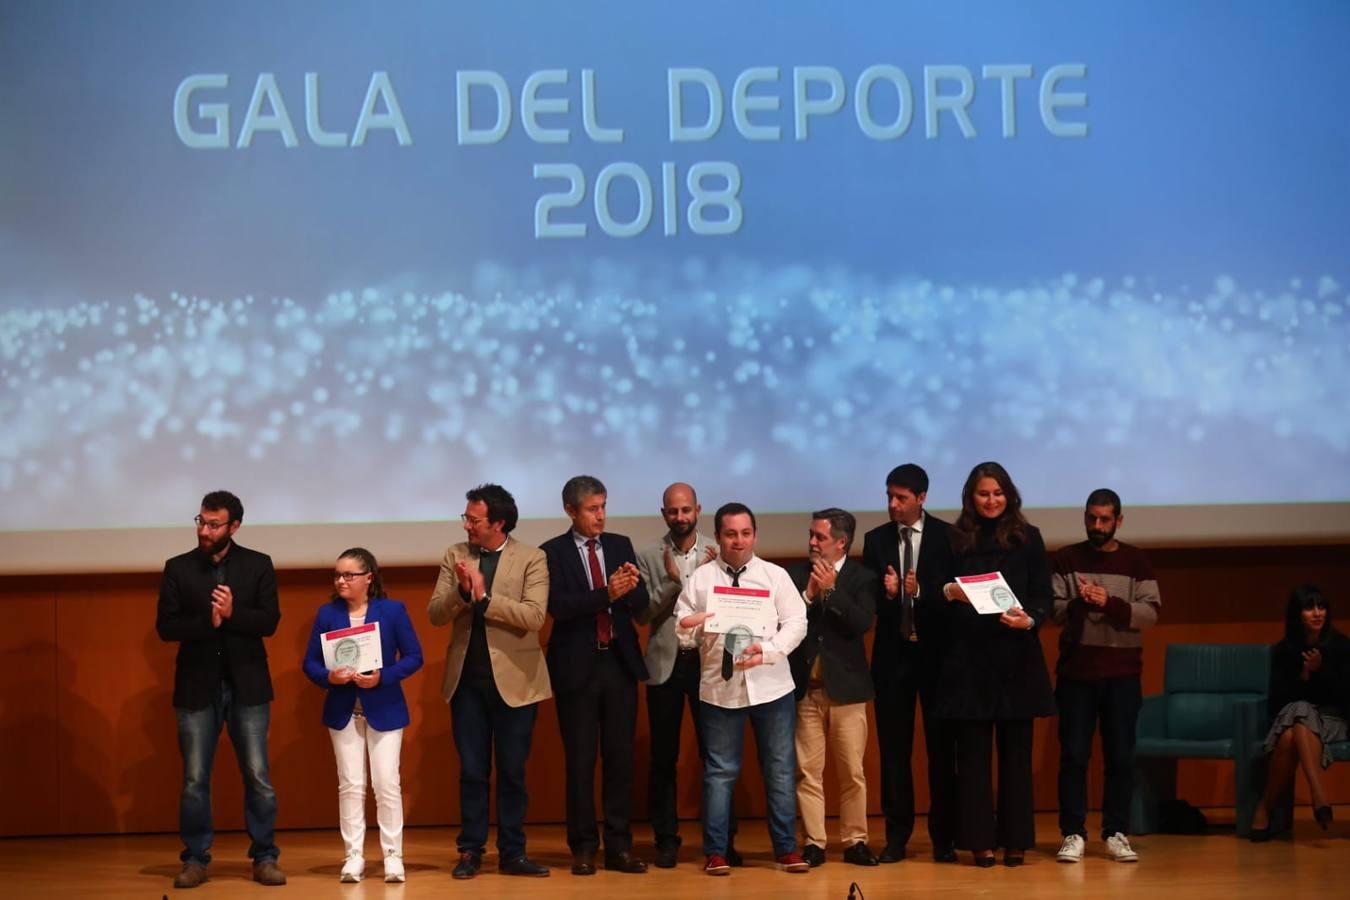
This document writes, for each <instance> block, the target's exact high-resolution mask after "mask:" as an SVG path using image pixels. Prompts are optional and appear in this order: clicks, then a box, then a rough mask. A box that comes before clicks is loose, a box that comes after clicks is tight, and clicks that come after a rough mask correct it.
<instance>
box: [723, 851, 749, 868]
mask: <svg viewBox="0 0 1350 900" xmlns="http://www.w3.org/2000/svg"><path fill="white" fill-rule="evenodd" d="M727 865H729V866H731V867H732V868H736V869H739V868H740V867H741V866H743V865H745V857H744V856H741V851H739V850H737V849H736V848H735V847H728V848H727Z"/></svg>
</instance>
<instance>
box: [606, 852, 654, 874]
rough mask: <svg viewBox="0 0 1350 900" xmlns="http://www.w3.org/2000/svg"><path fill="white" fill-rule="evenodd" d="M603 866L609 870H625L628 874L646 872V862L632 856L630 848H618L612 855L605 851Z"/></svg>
mask: <svg viewBox="0 0 1350 900" xmlns="http://www.w3.org/2000/svg"><path fill="white" fill-rule="evenodd" d="M605 868H606V869H609V870H610V871H611V872H627V873H628V874H629V875H645V874H646V873H647V864H646V863H645V862H643V861H642V860H640V859H638V858H637V857H636V856H634V855H633V852H632V851H631V850H620V851H619V852H618V853H615V854H613V855H610V854H608V853H606V854H605Z"/></svg>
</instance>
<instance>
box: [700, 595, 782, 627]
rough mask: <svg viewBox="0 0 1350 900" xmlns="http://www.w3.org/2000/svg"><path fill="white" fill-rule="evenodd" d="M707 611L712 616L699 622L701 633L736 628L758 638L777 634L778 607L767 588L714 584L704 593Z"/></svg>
mask: <svg viewBox="0 0 1350 900" xmlns="http://www.w3.org/2000/svg"><path fill="white" fill-rule="evenodd" d="M708 612H710V613H713V616H712V617H711V618H710V619H708V620H707V621H706V622H704V623H703V630H704V631H707V632H710V633H712V634H726V633H727V632H728V631H730V630H731V629H732V628H735V627H736V626H737V625H740V626H742V627H743V628H748V629H749V630H750V633H751V634H753V635H754V636H755V637H761V638H766V637H772V636H773V635H774V634H775V633H776V632H777V631H778V607H777V606H775V605H774V602H773V593H772V592H771V591H770V590H769V589H768V588H756V587H732V586H731V585H728V584H719V585H715V586H714V587H713V589H712V591H711V592H710V593H709V594H708Z"/></svg>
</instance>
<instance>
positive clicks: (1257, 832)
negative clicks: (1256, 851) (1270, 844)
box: [1247, 825, 1271, 844]
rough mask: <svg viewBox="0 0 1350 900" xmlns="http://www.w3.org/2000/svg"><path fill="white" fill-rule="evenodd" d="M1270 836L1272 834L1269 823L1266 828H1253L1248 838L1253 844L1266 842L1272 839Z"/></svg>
mask: <svg viewBox="0 0 1350 900" xmlns="http://www.w3.org/2000/svg"><path fill="white" fill-rule="evenodd" d="M1270 837H1271V834H1270V826H1269V825H1267V826H1266V827H1265V828H1253V829H1252V830H1251V831H1250V832H1249V833H1248V834H1247V840H1249V841H1251V842H1252V843H1253V844H1264V843H1266V842H1267V841H1269V840H1270Z"/></svg>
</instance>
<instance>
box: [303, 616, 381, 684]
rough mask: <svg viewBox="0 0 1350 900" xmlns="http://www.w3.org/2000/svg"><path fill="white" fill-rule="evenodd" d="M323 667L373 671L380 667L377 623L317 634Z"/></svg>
mask: <svg viewBox="0 0 1350 900" xmlns="http://www.w3.org/2000/svg"><path fill="white" fill-rule="evenodd" d="M319 645H320V646H321V647H322V648H323V664H324V666H325V667H327V668H328V670H329V671H332V670H333V669H344V668H346V669H355V670H356V671H358V672H373V671H375V670H376V669H380V668H383V667H384V660H383V659H381V652H380V623H379V622H367V623H365V624H364V625H353V626H352V627H351V628H338V629H336V630H334V631H325V632H324V633H323V634H321V635H319Z"/></svg>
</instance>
